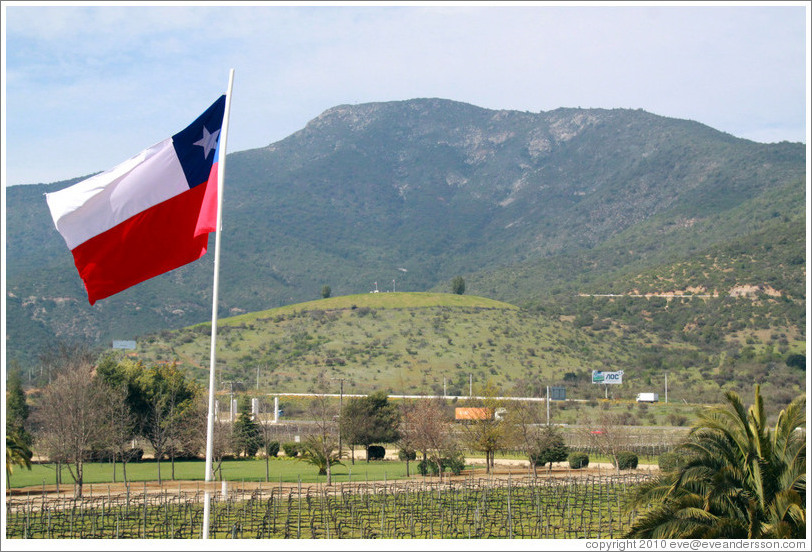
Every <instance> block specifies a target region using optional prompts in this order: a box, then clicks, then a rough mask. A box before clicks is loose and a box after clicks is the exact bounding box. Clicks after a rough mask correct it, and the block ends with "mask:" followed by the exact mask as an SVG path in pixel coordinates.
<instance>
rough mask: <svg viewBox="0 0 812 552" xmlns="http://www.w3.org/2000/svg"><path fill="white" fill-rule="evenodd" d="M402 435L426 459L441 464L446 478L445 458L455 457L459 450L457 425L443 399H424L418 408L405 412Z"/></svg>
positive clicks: (440, 468) (441, 476) (416, 406)
mask: <svg viewBox="0 0 812 552" xmlns="http://www.w3.org/2000/svg"><path fill="white" fill-rule="evenodd" d="M401 432H402V433H403V435H404V436H405V438H406V439H408V441H409V442H410V443H413V445H414V447H415V450H419V451H420V452H422V453H423V460H429V461H431V462H434V463H435V464H436V465H437V470H438V473H439V474H440V480H441V481H442V478H443V466H442V462H443V458H446V457H448V456H451V455H452V454H453V453H454V452H455V450H456V447H457V439H456V437H455V435H454V429H453V422H452V421H451V419H450V417H449V416H448V413H447V411H446V409H445V406H444V405H443V404H442V402H441V401H440V399H420V400H418V401H416V404H415V407H414V408H411V409H409V410H408V411H407V412H405V413H404V417H403V425H402V426H401Z"/></svg>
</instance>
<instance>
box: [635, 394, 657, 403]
mask: <svg viewBox="0 0 812 552" xmlns="http://www.w3.org/2000/svg"><path fill="white" fill-rule="evenodd" d="M659 400H660V396H659V395H658V394H657V393H638V394H637V402H650V403H654V402H657V401H659Z"/></svg>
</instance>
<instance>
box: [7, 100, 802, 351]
mask: <svg viewBox="0 0 812 552" xmlns="http://www.w3.org/2000/svg"><path fill="white" fill-rule="evenodd" d="M805 168H806V146H805V145H804V144H801V143H787V142H782V143H776V144H761V143H756V142H752V141H748V140H744V139H740V138H736V137H734V136H731V135H729V134H725V133H723V132H719V131H717V130H714V129H712V128H710V127H708V126H706V125H703V124H701V123H699V122H694V121H687V120H680V119H673V118H667V117H662V116H658V115H654V114H651V113H648V112H645V111H642V110H631V109H580V108H578V109H575V108H561V109H556V110H553V111H548V112H540V113H531V112H520V111H508V110H490V109H483V108H480V107H476V106H473V105H468V104H464V103H459V102H454V101H450V100H444V99H433V98H429V99H414V100H408V101H397V102H382V103H370V104H361V105H341V106H337V107H334V108H332V109H329V110H327V111H325V112H324V113H322V114H321V115H319V116H318V117H316V118H315V119H313V120H312V121H310V122H309V123H308V124H307V125H306V126H305V128H303V129H301V130H300V131H298V132H296V133H294V134H292V135H291V136H289V137H287V138H285V139H283V140H281V141H279V142H276V143H273V144H270V145H269V146H267V147H263V148H258V149H253V150H248V151H241V152H234V153H231V154H229V155H228V163H227V175H226V181H225V192H224V208H223V220H224V225H223V226H224V227H223V235H222V253H221V255H222V257H221V269H220V286H221V287H220V314H221V316H230V315H238V314H242V313H248V312H252V311H259V310H263V309H269V308H272V307H277V306H281V305H287V304H292V303H297V302H301V301H307V300H311V299H315V298H317V297H319V296H320V292H321V289H322V287H323V286H325V285H328V286H330V288H331V290H332V294H333V295H349V294H355V293H364V292H367V291H371V290H373V289H379V290H380V291H388V290H392V291H448V290H449V289H450V287H449V281H450V280H451V278H453V277H454V276H456V275H462V276H464V278H465V281H466V284H467V291H466V293H471V294H476V295H481V296H486V297H490V298H493V299H498V300H501V301H507V302H510V303H513V304H515V305H520V306H522V307H525V308H532V309H536V310H538V311H539V312H548V313H550V315H554V316H559V317H561V316H570V317H576V318H577V317H578V316H582V317H587V318H589V317H591V318H590V320H591V322H590V323H593V324H594V323H596V322H598V321H599V320H601V319H604V318H607V317H608V316H607V314H606V313H607V312H608V311H607V310H606V309H607V308H608V307H606V305H601V306H597V307H596V306H595V301H596V300H597V299H596V298H595V297H593V296H595V295H598V296H605V295H612V294H616V295H646V294H649V295H650V294H655V295H662V294H665V293H672V292H684V293H689V294H695V295H703V294H707V295H709V296H711V297H716V298H721V299H729V298H730V297H734V296H744V297H745V298H746V299H747V300H748V301H749V303H748V307H747V308H746V309H745V311H746V312H745V311H742V310H741V308H736V309H734V310H735V311H736V314H735V315H734V314H730V315H729V316H727V318H725V320H726V324H727V326H726V327H725V328H723V330H722V331H725V332H728V333H731V332H736V331H740V330H741V329H742V324H744V326H748V324H753V323H754V322H753V321H754V320H755V321H759V320H760V322H758V323H757V324H756V326H758V327H757V328H756V327H755V326H754V328H755V329H767V330H769V329H770V328H781V331H784V330H785V329H787V328H791V331H792V332H799V335H802V334H803V333H804V332H805V317H804V312H805V279H806V271H805V260H806V259H805V201H806V175H805ZM81 178H84V177H81ZM81 178H74V179H71V180H68V181H64V182H58V183H53V184H37V185H24V186H14V187H9V188H8V189H7V191H6V199H7V206H6V208H7V241H6V244H7V245H6V248H7V249H6V261H7V263H6V274H7V289H6V309H7V335H6V346H7V355H8V359H9V360H14V361H16V362H18V363H20V364H21V365H23V366H25V365H29V366H30V365H31V364H32V363H35V362H36V357H37V355H38V354H39V352H41V351H42V350H43V349H45V348H47V347H48V346H49V345H50V344H52V343H53V342H55V341H60V340H63V341H73V340H84V341H89V342H91V343H96V344H104V345H109V341H110V340H112V339H135V338H136V337H138V336H140V335H143V334H145V333H149V332H156V331H159V330H162V329H171V328H181V327H184V326H188V325H191V324H195V323H199V322H203V321H206V320H208V319H209V318H210V316H211V314H210V312H211V283H212V268H213V266H212V258H211V257H212V256H211V255H206V256H205V257H204V258H203V259H201V260H200V261H197V262H195V263H192V264H190V265H187V266H185V267H182V268H180V269H177V270H175V271H173V272H171V273H168V274H165V275H163V276H160V277H157V278H155V279H153V280H150V281H148V282H145V283H143V284H139V285H138V286H135V287H134V288H131V289H129V290H127V291H125V292H122V293H120V294H118V295H116V296H114V297H111V298H109V299H106V300H103V301H101V302H99V303H98V304H96V305H95V306H93V307H91V306H90V305H89V304H88V302H87V299H86V295H85V292H84V289H83V287H82V284H81V281H80V279H79V277H78V275H77V273H76V271H75V269H74V268H73V264H72V259H71V256H70V252H69V251H68V250H67V248H66V247H65V244H64V242H63V241H62V239H61V237H60V236H59V234H58V233H57V232H56V230H55V229H54V227H53V223H52V221H51V219H50V216H49V214H48V210H47V206H46V204H45V200H44V198H43V195H42V194H43V193H44V192H48V191H53V190H56V189H60V188H63V187H66V186H68V185H69V184H71V183H73V182H76V181H78V180H80V179H81ZM156 247H159V245H158V244H156ZM721 299H720V301H721ZM694 303H695V304H697V305H698V303H697V302H694ZM725 305H728V303H727V302H725V301H721V302H714V301H712V300H704V301H702V304H701V305H699V306H697V307H696V308H695V307H688V306H686V307H680V308H684V309H689V308H692V309H694V311H693V314H692V315H691V316H689V317H688V318H686V319H685V320H683V321H682V322H681V323H684V324H683V326H682V328H681V329H682V330H685V331H689V332H690V331H692V330H694V329H695V328H696V327H699V325H698V321H701V320H702V319H705V318H710V317H712V316H713V315H712V314H711V313H718V312H721V311H720V309H723V307H724V306H725ZM696 309H699V310H698V311H697V310H696ZM703 309H704V310H703ZM590 310H591V313H590V312H586V311H590ZM643 310H645V309H643ZM673 310H676V311H679V310H680V309H679V308H675V309H673ZM700 311H701V312H700ZM731 312H732V311H731ZM754 313H755V314H754ZM758 313H761V314H758ZM759 316H760V317H761V318H759ZM740 318H742V319H743V318H747V320H749V322H742V321H741V320H740ZM582 320H583V318H582ZM669 331H673V328H671V329H670V330H669Z"/></svg>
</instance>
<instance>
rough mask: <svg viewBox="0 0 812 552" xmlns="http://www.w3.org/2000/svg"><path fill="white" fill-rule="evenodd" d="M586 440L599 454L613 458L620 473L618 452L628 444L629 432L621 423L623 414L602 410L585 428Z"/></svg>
mask: <svg viewBox="0 0 812 552" xmlns="http://www.w3.org/2000/svg"><path fill="white" fill-rule="evenodd" d="M585 431H587V433H586V435H585V437H586V441H587V442H588V443H589V444H590V446H591V447H593V448H596V449H597V450H598V451H600V453H601V454H603V455H605V456H608V457H610V458H612V459H613V461H614V464H615V469H616V470H617V473H618V474H620V465H619V463H618V460H617V455H618V453H619V452H621V451H622V450H624V448H625V447H626V446H627V445H628V440H629V434H628V431H626V429H625V427H624V425H623V416H622V415H620V414H617V413H613V412H603V413H601V414H599V415H598V416H597V418H596V419H595V421H594V422H593V423H592V425H591V426H590V427H589V428H588V429H586V430H585Z"/></svg>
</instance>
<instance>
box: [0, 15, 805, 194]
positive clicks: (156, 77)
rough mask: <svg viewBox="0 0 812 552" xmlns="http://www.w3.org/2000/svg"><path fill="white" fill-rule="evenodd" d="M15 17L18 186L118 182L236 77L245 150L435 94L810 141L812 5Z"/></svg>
mask: <svg viewBox="0 0 812 552" xmlns="http://www.w3.org/2000/svg"><path fill="white" fill-rule="evenodd" d="M2 7H3V14H2V15H3V24H4V29H3V32H4V35H3V40H4V44H3V52H4V54H5V67H4V79H3V85H4V90H3V108H4V110H5V113H4V114H3V115H4V116H3V125H4V132H5V136H4V140H3V146H4V148H5V149H4V152H3V168H4V171H5V174H4V178H3V182H4V183H5V184H12V185H13V184H23V183H36V182H54V181H58V180H63V179H67V178H72V177H76V176H81V175H86V174H89V173H92V172H96V171H100V170H106V169H109V168H111V167H113V166H114V165H116V164H118V163H119V162H121V161H123V160H125V159H127V158H129V157H131V156H132V155H134V154H136V153H138V152H139V151H141V150H143V149H144V148H146V147H148V146H150V145H152V144H154V143H155V142H158V141H160V140H162V139H164V138H166V137H168V136H170V135H172V134H174V133H175V132H177V131H179V130H181V129H182V128H184V127H185V126H186V125H187V124H188V123H190V122H191V121H192V120H193V119H194V118H195V117H196V116H197V115H198V114H199V113H201V112H202V111H203V110H204V109H205V108H206V107H207V106H208V105H209V104H210V103H211V102H213V101H214V99H215V98H216V97H217V96H218V95H220V94H221V93H223V92H225V89H226V86H227V82H228V71H229V69H230V68H232V67H233V68H234V69H235V81H234V95H233V102H232V111H231V115H232V117H231V125H230V131H229V139H228V150H229V152H235V151H241V150H246V149H251V148H257V147H262V146H266V145H268V144H270V143H272V142H275V141H277V140H281V139H282V138H284V137H286V136H288V135H290V134H292V133H293V132H295V131H297V130H299V129H301V128H303V127H304V126H305V125H306V124H307V122H308V121H309V120H311V119H313V118H315V117H317V116H318V115H319V114H320V113H321V112H323V111H324V110H326V109H328V108H330V107H333V106H336V105H339V104H346V103H350V104H352V103H363V102H378V101H389V100H405V99H410V98H417V97H440V98H447V99H451V100H457V101H462V102H467V103H471V104H474V105H478V106H481V107H486V108H492V109H516V110H523V111H534V112H538V111H548V110H552V109H556V108H558V107H579V106H580V107H585V108H586V107H600V108H616V107H622V108H642V109H644V110H646V111H650V112H652V113H656V114H658V115H664V116H668V117H676V118H680V119H692V120H695V121H699V122H701V123H704V124H707V125H709V126H711V127H713V128H716V129H719V130H722V131H724V132H728V133H731V134H733V135H735V136H738V137H742V138H747V139H751V140H756V141H760V142H775V141H781V140H789V141H796V142H797V141H802V142H808V139H807V124H806V123H807V118H808V114H807V111H806V105H807V101H808V96H807V94H808V92H807V87H806V84H807V82H808V73H807V71H808V60H807V58H806V51H807V47H808V38H807V21H808V18H809V12H808V11H807V10H808V3H806V2H795V3H789V4H784V5H776V4H774V3H769V4H767V3H765V4H764V5H762V6H758V5H752V4H750V5H746V6H745V5H736V4H730V3H721V4H720V5H717V6H710V5H702V4H699V5H697V4H693V5H682V4H678V5H673V4H672V5H666V4H651V5H640V4H637V3H635V4H633V5H630V6H620V5H618V6H611V5H609V6H607V5H598V6H590V5H580V4H575V3H564V4H562V5H557V6H556V5H550V4H532V3H517V4H516V5H505V4H504V3H499V4H490V5H489V4H461V3H457V2H454V3H447V4H440V3H438V4H426V3H423V4H421V5H412V4H404V3H401V5H398V6H395V5H390V4H385V3H381V4H378V5H368V4H364V5H355V6H351V5H343V6H317V5H303V4H302V3H298V4H297V3H289V4H288V5H278V4H271V5H268V4H265V5H263V4H258V3H247V5H245V6H236V5H235V3H230V4H228V5H227V6H221V7H216V6H215V7H203V6H196V5H195V4H193V3H180V5H178V6H167V5H152V6H138V7H132V6H131V7H123V6H115V5H108V6H81V5H73V6H66V5H56V6H52V5H43V4H40V3H36V4H31V5H20V4H19V3H14V2H3V6H2Z"/></svg>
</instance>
